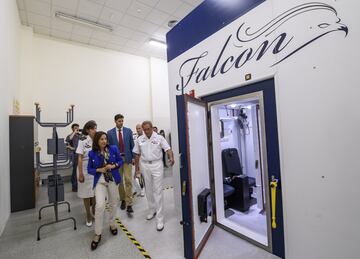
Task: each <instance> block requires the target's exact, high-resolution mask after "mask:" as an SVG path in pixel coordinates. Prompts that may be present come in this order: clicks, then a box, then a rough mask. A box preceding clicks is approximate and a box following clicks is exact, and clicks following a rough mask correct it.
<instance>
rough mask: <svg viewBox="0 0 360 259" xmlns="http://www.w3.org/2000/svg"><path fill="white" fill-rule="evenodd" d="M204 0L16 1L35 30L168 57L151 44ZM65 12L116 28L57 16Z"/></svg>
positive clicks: (75, 40)
mask: <svg viewBox="0 0 360 259" xmlns="http://www.w3.org/2000/svg"><path fill="white" fill-rule="evenodd" d="M201 2H202V0H17V5H18V9H19V15H20V18H21V23H22V24H23V25H27V26H31V27H32V28H33V30H34V33H37V34H42V35H46V36H50V37H54V38H57V39H61V40H69V41H74V42H78V43H82V44H89V45H93V46H96V47H101V48H107V49H112V50H116V51H121V52H126V53H130V54H135V55H140V56H146V57H149V56H152V57H157V58H163V59H166V49H164V48H159V47H156V46H152V45H149V43H148V41H149V39H150V38H154V39H157V40H160V41H164V42H165V40H166V39H165V35H166V33H167V32H168V31H169V27H168V26H167V24H168V21H170V20H181V19H182V18H184V17H185V16H186V15H187V14H188V13H189V12H191V11H192V10H193V9H194V8H195V7H196V6H197V5H199V4H200V3H201ZM56 11H59V12H63V13H66V14H70V15H75V16H77V17H81V18H85V19H87V20H91V21H94V22H98V23H101V24H106V25H110V26H112V27H113V31H112V32H104V31H101V30H97V29H93V28H91V27H88V26H86V25H80V24H76V23H71V22H66V21H63V20H61V19H59V18H56V17H55V12H56Z"/></svg>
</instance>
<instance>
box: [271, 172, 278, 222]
mask: <svg viewBox="0 0 360 259" xmlns="http://www.w3.org/2000/svg"><path fill="white" fill-rule="evenodd" d="M277 185H278V180H277V179H275V178H274V177H273V178H272V180H271V183H270V188H271V211H272V215H271V227H272V228H276V188H277Z"/></svg>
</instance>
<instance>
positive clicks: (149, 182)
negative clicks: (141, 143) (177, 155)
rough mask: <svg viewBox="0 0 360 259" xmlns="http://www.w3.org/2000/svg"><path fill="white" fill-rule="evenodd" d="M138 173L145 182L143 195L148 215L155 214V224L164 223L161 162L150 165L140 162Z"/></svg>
mask: <svg viewBox="0 0 360 259" xmlns="http://www.w3.org/2000/svg"><path fill="white" fill-rule="evenodd" d="M140 171H141V173H142V175H143V176H144V180H145V193H146V199H147V201H148V206H149V210H150V211H149V213H155V212H156V220H157V222H158V223H159V222H161V223H164V212H163V203H164V197H163V176H164V165H163V162H162V160H158V161H153V162H152V163H151V164H150V163H148V162H144V161H141V160H140Z"/></svg>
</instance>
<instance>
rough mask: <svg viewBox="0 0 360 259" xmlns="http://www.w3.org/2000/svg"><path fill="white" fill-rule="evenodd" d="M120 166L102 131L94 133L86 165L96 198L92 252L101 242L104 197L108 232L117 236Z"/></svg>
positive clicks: (119, 158)
mask: <svg viewBox="0 0 360 259" xmlns="http://www.w3.org/2000/svg"><path fill="white" fill-rule="evenodd" d="M122 164H123V161H122V159H121V157H120V152H119V150H118V148H117V147H116V146H109V145H108V141H107V134H106V133H105V132H102V131H99V132H96V134H95V136H94V141H93V146H92V150H91V151H90V152H89V163H88V172H89V174H92V175H94V184H93V188H94V190H95V198H96V207H95V237H94V239H93V241H92V242H91V249H92V250H95V249H96V248H97V246H98V244H99V242H100V240H101V232H102V226H103V217H104V212H105V198H106V197H108V202H109V207H110V222H109V223H110V232H111V233H112V234H113V235H117V228H116V225H115V216H116V207H117V203H118V197H119V193H118V185H119V184H120V182H121V178H120V174H119V168H120V167H121V166H122Z"/></svg>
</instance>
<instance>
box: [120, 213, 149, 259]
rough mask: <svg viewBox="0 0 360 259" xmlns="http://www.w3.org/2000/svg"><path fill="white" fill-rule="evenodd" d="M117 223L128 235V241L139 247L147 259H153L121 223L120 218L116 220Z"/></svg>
mask: <svg viewBox="0 0 360 259" xmlns="http://www.w3.org/2000/svg"><path fill="white" fill-rule="evenodd" d="M115 222H116V223H117V224H118V226H119V227H120V228H121V230H122V231H123V232H124V233H125V234H126V236H127V237H128V239H130V241H131V242H132V243H133V244H134V245H135V246H136V247H137V249H138V250H139V251H140V253H141V254H142V255H143V256H144V257H145V258H147V259H151V257H150V255H149V254H148V252H146V250H145V249H144V248H143V247H142V246H141V245H140V243H139V242H138V241H137V240H136V239H135V237H134V236H133V235H132V234H131V233H130V232H129V231H128V230H127V229H126V227H125V226H124V225H123V224H122V223H121V221H120V219H119V218H116V219H115Z"/></svg>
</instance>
